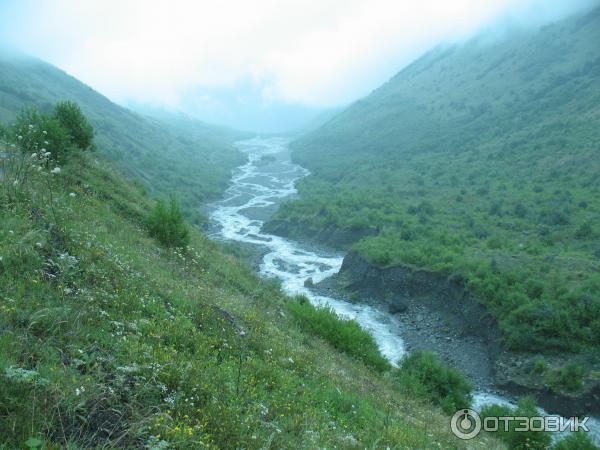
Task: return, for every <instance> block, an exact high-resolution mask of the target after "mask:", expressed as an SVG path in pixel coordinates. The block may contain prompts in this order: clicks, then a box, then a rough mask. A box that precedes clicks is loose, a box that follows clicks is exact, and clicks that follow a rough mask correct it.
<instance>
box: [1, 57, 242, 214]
mask: <svg viewBox="0 0 600 450" xmlns="http://www.w3.org/2000/svg"><path fill="white" fill-rule="evenodd" d="M62 100H72V101H75V102H77V103H78V104H79V105H80V106H81V108H82V110H83V112H84V113H85V114H86V115H87V117H88V118H89V120H90V122H91V123H92V125H93V126H94V128H95V129H96V132H97V136H96V142H97V147H98V149H99V151H101V152H102V153H104V154H106V155H108V156H109V157H110V159H111V160H113V161H114V162H115V165H116V167H119V168H121V169H123V170H125V171H126V172H127V173H128V174H130V175H132V176H134V177H135V178H137V179H139V180H140V181H141V182H142V183H143V184H144V186H145V187H146V188H147V189H148V190H149V191H150V192H151V193H156V194H158V195H165V194H168V193H171V192H175V191H177V193H178V197H179V199H180V201H181V202H182V204H183V206H184V208H185V209H186V212H187V213H188V216H189V217H190V218H191V219H193V220H194V221H196V222H198V221H200V220H201V218H200V215H199V214H198V212H197V210H198V207H199V205H200V204H202V203H203V202H206V201H207V200H209V199H214V198H217V197H218V196H219V195H220V194H221V193H222V191H223V190H224V188H225V187H226V185H227V182H228V181H229V176H230V173H231V169H232V168H233V167H235V166H237V165H239V164H240V163H241V162H242V161H243V157H242V155H241V154H239V153H238V152H237V151H236V150H235V149H233V147H232V146H231V144H232V142H233V141H235V140H237V139H240V138H242V137H244V136H245V134H242V133H240V132H237V131H233V130H229V129H226V128H223V127H216V126H210V125H207V124H204V123H202V122H199V121H194V120H185V121H184V120H182V119H173V120H159V119H155V118H151V117H146V116H141V115H139V114H136V113H134V112H132V111H129V110H127V109H125V108H122V107H120V106H118V105H116V104H114V103H112V102H111V101H110V100H108V99H107V98H106V97H104V96H102V95H101V94H99V93H98V92H96V91H94V90H93V89H91V88H90V87H88V86H86V85H85V84H83V83H81V82H80V81H78V80H77V79H75V78H73V77H71V76H69V75H67V74H66V73H65V72H63V71H62V70H60V69H57V68H56V67H53V66H51V65H49V64H47V63H44V62H42V61H40V60H37V59H33V58H30V57H26V56H22V55H14V54H3V53H0V121H2V122H4V123H7V122H11V121H12V120H14V118H15V116H16V115H17V114H18V113H19V112H20V111H21V110H22V109H23V108H25V107H32V106H33V107H37V108H39V109H41V110H42V111H47V112H48V111H50V110H51V109H52V108H53V107H54V104H55V103H56V102H58V101H62ZM167 122H168V123H167Z"/></svg>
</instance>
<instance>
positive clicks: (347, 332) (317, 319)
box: [287, 297, 390, 372]
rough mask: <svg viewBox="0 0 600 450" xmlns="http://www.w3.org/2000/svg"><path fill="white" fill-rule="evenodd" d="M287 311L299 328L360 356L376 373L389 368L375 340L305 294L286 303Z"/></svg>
mask: <svg viewBox="0 0 600 450" xmlns="http://www.w3.org/2000/svg"><path fill="white" fill-rule="evenodd" d="M287 310H288V311H289V312H290V313H291V314H292V316H294V319H296V321H297V322H298V324H299V325H300V327H301V328H303V329H304V330H306V331H309V332H311V333H314V334H316V335H318V336H321V337H322V338H323V339H325V340H326V341H328V342H329V343H330V344H331V345H333V346H334V347H335V348H337V349H338V350H341V351H343V352H345V353H347V354H349V355H350V356H354V357H356V358H358V359H361V360H362V361H363V362H364V363H365V364H366V365H368V366H371V367H372V368H374V369H375V370H377V371H379V372H384V371H386V370H388V369H389V368H390V364H389V363H388V361H387V360H386V359H385V358H384V357H383V356H381V353H380V352H379V348H378V347H377V343H376V342H375V340H374V339H373V336H371V335H370V334H369V333H368V332H366V331H365V330H363V329H362V328H361V327H360V325H359V324H358V323H356V322H355V321H354V320H343V319H340V317H339V316H338V315H337V314H336V313H335V312H334V311H333V310H331V309H329V308H315V307H314V306H313V305H312V304H311V303H310V302H309V301H308V299H306V297H299V298H298V299H297V300H296V301H290V302H288V303H287Z"/></svg>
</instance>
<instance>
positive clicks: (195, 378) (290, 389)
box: [0, 155, 496, 449]
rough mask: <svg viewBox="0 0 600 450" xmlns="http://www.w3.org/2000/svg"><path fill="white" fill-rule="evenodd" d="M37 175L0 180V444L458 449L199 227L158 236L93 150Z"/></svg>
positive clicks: (389, 382) (135, 193) (133, 196)
mask: <svg viewBox="0 0 600 450" xmlns="http://www.w3.org/2000/svg"><path fill="white" fill-rule="evenodd" d="M51 167H52V166H51ZM44 172H45V170H44V171H42V172H41V173H38V172H35V171H34V172H31V173H29V174H28V175H27V176H23V177H21V179H20V180H21V181H20V182H19V183H18V184H17V185H13V183H12V179H11V178H9V177H8V176H7V175H6V174H8V173H9V172H5V176H4V180H3V179H2V176H0V202H1V207H0V311H1V314H0V448H15V447H22V446H23V445H30V446H33V445H34V444H39V443H41V442H42V441H43V442H45V443H46V445H49V446H52V445H54V446H55V447H49V448H58V447H59V446H60V445H65V444H66V443H70V447H69V448H90V447H94V446H103V448H106V447H109V448H112V447H120V448H122V447H125V448H132V447H134V448H166V447H165V446H166V443H169V444H170V445H171V446H172V447H169V448H194V449H195V448H203V447H210V448H259V447H260V448H267V447H269V446H270V447H273V448H316V447H328V448H334V447H335V448H364V447H366V446H373V447H379V448H381V447H385V446H390V447H394V446H397V447H402V448H464V447H465V446H466V445H467V444H465V443H463V442H462V441H458V440H457V439H455V438H453V437H452V436H451V434H450V432H449V429H448V418H447V417H444V416H443V415H442V414H441V412H439V410H437V409H436V408H434V407H433V406H431V405H427V404H424V403H421V402H419V401H417V400H416V399H414V398H411V396H410V395H408V394H405V393H403V392H402V388H401V386H398V385H397V384H396V383H395V382H394V381H393V379H392V378H391V377H389V376H388V375H386V374H383V375H382V374H379V373H378V372H375V371H373V370H371V369H369V368H368V367H366V366H365V365H363V364H362V363H361V362H360V360H356V359H352V358H350V357H348V356H345V355H344V354H342V353H340V352H338V351H336V350H335V349H334V348H332V347H331V346H330V345H329V344H327V343H326V342H325V341H323V340H321V339H320V338H318V337H317V336H314V335H310V334H307V333H305V332H303V331H302V330H301V328H300V327H299V325H298V324H297V322H296V321H295V320H294V319H293V318H292V317H293V315H292V314H290V313H289V310H288V308H287V307H286V304H287V303H288V302H289V301H290V300H289V299H288V298H286V297H284V296H283V295H282V294H281V293H280V291H279V289H278V287H277V286H276V285H275V284H273V283H271V282H268V281H264V280H260V279H259V278H258V277H256V276H255V275H254V274H253V273H252V271H251V270H250V269H249V268H248V267H246V266H245V265H243V264H240V263H239V262H238V261H236V260H235V259H233V258H232V257H229V256H225V255H224V254H223V253H221V252H220V250H219V248H218V246H217V245H216V244H215V243H213V242H211V241H209V240H208V239H207V238H206V237H204V236H203V235H202V234H200V233H198V232H196V231H192V244H191V247H190V248H189V249H188V251H187V252H182V251H177V250H165V249H163V248H161V247H160V246H158V245H157V244H156V242H155V241H153V240H152V239H150V238H149V237H148V236H147V233H146V232H145V230H144V228H143V225H142V221H143V218H144V217H145V215H146V211H147V209H148V207H149V202H150V200H149V199H148V198H147V197H146V196H145V195H144V194H143V193H142V192H140V189H139V188H138V187H136V186H134V185H131V184H128V183H126V182H125V181H123V179H121V178H119V177H118V176H117V175H115V173H114V170H113V169H112V168H111V167H110V165H108V164H107V162H106V161H105V159H104V158H99V157H98V156H94V155H81V156H76V155H75V156H73V158H72V159H71V160H70V161H69V162H68V163H67V164H66V165H65V166H64V167H63V168H62V172H61V174H60V175H52V176H51V175H49V174H48V175H44ZM11 173H12V172H11ZM72 194H74V195H72ZM9 195H10V197H9ZM50 196H52V197H53V198H54V199H55V200H54V201H50V200H49V199H50ZM51 205H52V206H51ZM30 439H32V440H30ZM36 440H37V441H36ZM26 441H28V443H29V444H26ZM3 443H4V446H3ZM51 443H54V444H51ZM468 445H469V447H470V448H495V447H493V446H494V445H496V444H494V443H493V442H491V441H489V440H487V441H486V440H485V438H483V439H480V440H477V441H475V442H470V443H468Z"/></svg>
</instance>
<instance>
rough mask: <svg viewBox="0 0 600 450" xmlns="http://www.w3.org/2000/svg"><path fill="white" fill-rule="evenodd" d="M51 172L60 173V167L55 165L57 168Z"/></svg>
mask: <svg viewBox="0 0 600 450" xmlns="http://www.w3.org/2000/svg"><path fill="white" fill-rule="evenodd" d="M50 172H51V173H53V174H56V175H58V174H59V173H60V167H55V168H54V169H52V170H51V171H50Z"/></svg>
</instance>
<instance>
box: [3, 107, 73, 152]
mask: <svg viewBox="0 0 600 450" xmlns="http://www.w3.org/2000/svg"><path fill="white" fill-rule="evenodd" d="M11 134H12V136H11V138H12V139H13V140H14V141H15V142H16V143H17V144H18V145H19V148H20V149H21V150H22V151H23V153H25V154H28V155H29V154H32V153H38V152H41V151H46V152H50V157H51V158H52V159H54V160H56V161H59V160H63V159H64V157H65V155H66V154H67V153H68V152H69V150H70V148H71V144H70V142H69V134H68V133H67V131H66V130H65V129H64V128H63V127H62V125H61V124H60V123H59V122H58V120H56V119H54V118H52V117H50V116H48V115H47V114H44V113H40V112H38V111H37V110H35V109H26V110H24V111H22V112H21V113H20V114H19V115H18V116H17V119H16V120H15V123H14V124H13V126H12V129H11Z"/></svg>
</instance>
